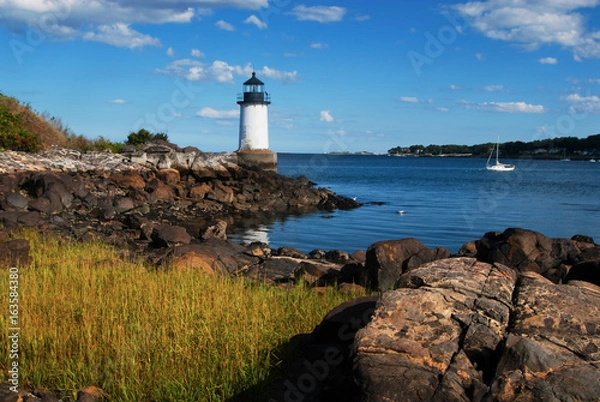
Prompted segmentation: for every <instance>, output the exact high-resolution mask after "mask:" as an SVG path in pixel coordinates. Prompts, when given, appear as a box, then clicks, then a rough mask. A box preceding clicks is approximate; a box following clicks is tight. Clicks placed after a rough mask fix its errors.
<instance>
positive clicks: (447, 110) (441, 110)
mask: <svg viewBox="0 0 600 402" xmlns="http://www.w3.org/2000/svg"><path fill="white" fill-rule="evenodd" d="M436 109H437V110H439V111H440V112H449V111H450V109H448V108H447V107H438V108H436Z"/></svg>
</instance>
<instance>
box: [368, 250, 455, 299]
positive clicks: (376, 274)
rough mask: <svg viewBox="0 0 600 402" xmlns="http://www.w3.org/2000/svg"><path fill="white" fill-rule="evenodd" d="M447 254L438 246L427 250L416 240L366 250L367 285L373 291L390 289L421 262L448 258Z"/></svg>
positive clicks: (448, 253)
mask: <svg viewBox="0 0 600 402" xmlns="http://www.w3.org/2000/svg"><path fill="white" fill-rule="evenodd" d="M450 254H451V253H450V251H449V250H447V249H445V248H443V247H437V248H435V249H428V248H427V247H426V246H425V245H424V244H423V243H421V242H420V241H419V240H417V239H412V238H411V239H402V240H387V241H380V242H377V243H374V244H372V245H371V246H369V248H368V249H367V255H366V262H365V269H366V275H367V276H366V284H365V285H367V286H369V287H370V288H372V289H377V290H380V291H386V290H389V289H392V288H393V287H394V284H395V283H396V281H397V280H398V278H399V277H400V276H401V275H402V274H403V273H404V272H407V271H410V270H411V269H414V268H416V267H418V266H420V265H422V264H424V263H427V262H431V261H435V260H439V259H442V258H447V257H450Z"/></svg>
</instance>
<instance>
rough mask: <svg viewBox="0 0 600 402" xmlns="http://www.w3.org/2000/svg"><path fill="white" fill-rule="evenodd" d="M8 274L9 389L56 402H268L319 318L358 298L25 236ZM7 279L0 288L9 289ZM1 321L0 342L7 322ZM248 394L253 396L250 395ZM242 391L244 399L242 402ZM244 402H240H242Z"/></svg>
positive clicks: (102, 246)
mask: <svg viewBox="0 0 600 402" xmlns="http://www.w3.org/2000/svg"><path fill="white" fill-rule="evenodd" d="M11 237H14V238H25V239H27V240H28V241H29V242H30V244H31V252H30V257H31V259H30V263H29V264H25V265H23V266H20V267H19V272H20V283H19V287H20V289H21V298H20V305H19V310H20V314H21V316H20V320H21V322H22V329H21V332H20V339H19V346H20V360H19V368H20V372H19V375H20V378H21V380H22V381H25V382H26V384H29V386H31V387H33V388H38V389H39V387H44V388H46V389H49V390H52V391H53V392H54V394H55V395H57V397H59V398H62V399H63V400H65V401H74V400H76V395H77V390H79V389H81V388H83V387H84V386H88V385H90V384H94V385H95V386H98V387H100V388H101V389H102V390H103V392H104V393H105V394H107V396H108V399H109V400H113V401H123V402H126V401H208V400H235V399H232V398H234V397H235V396H236V395H239V394H242V393H244V398H248V397H250V400H267V399H268V392H269V389H268V385H269V383H270V382H271V381H270V379H271V380H273V381H275V380H276V379H277V378H278V377H281V376H283V373H284V370H285V369H286V367H285V362H286V361H289V360H290V358H291V357H292V355H293V353H294V348H292V347H291V346H290V339H291V338H292V337H293V336H295V335H297V334H300V333H307V332H311V331H312V330H313V329H314V327H315V326H316V325H317V324H318V323H319V322H320V321H321V320H322V319H323V317H324V316H325V315H326V314H327V312H328V311H330V310H331V309H333V308H334V307H336V306H338V305H339V304H341V303H342V302H344V301H347V300H350V299H354V298H356V297H359V296H362V295H364V291H356V292H350V293H342V292H338V291H337V290H336V289H335V288H334V287H329V288H325V289H321V291H318V290H315V289H312V288H310V287H308V286H303V284H302V283H299V284H298V285H296V286H293V287H289V288H284V287H278V286H269V285H267V284H266V283H261V282H257V281H251V280H248V279H247V278H242V277H239V278H236V277H232V276H228V275H210V274H207V273H205V272H203V271H202V270H198V269H195V268H194V267H192V266H191V265H190V266H189V267H181V266H179V267H178V268H177V269H168V268H166V269H156V267H152V266H150V265H149V264H147V263H146V262H144V261H143V260H142V259H141V258H140V259H130V258H123V257H122V256H121V254H120V252H119V250H118V249H117V248H115V247H114V246H110V245H108V244H106V243H102V242H100V241H86V242H71V241H67V240H65V239H64V238H61V237H60V236H57V235H56V234H52V235H48V234H40V233H38V232H36V231H34V230H24V231H22V232H20V233H14V234H12V235H11ZM8 278H9V276H8V275H1V276H0V288H2V289H8V286H9V284H8V281H9V279H8ZM7 318H8V317H7V316H6V315H5V314H2V315H0V328H2V330H1V331H0V343H2V344H3V345H8V344H9V339H8V336H9V332H8V328H9V323H8V320H7ZM7 363H9V361H8V360H6V359H2V360H1V361H0V370H2V372H3V373H7V372H8V369H9V367H8V366H7ZM257 385H260V386H258V387H257ZM249 389H251V390H252V392H253V393H255V394H254V395H248V394H247V392H248V390H249ZM245 400H248V399H245Z"/></svg>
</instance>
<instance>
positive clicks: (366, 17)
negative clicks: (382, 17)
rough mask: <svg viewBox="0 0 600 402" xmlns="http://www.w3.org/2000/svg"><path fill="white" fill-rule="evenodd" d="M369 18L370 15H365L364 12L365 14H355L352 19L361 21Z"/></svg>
mask: <svg viewBox="0 0 600 402" xmlns="http://www.w3.org/2000/svg"><path fill="white" fill-rule="evenodd" d="M370 19H371V16H370V15H366V14H365V15H357V16H356V17H355V18H354V20H355V21H359V22H362V21H368V20H370Z"/></svg>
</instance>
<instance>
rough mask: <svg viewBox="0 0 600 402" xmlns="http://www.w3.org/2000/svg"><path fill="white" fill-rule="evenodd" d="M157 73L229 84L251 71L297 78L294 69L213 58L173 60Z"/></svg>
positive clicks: (279, 78)
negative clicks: (285, 69) (279, 68)
mask: <svg viewBox="0 0 600 402" xmlns="http://www.w3.org/2000/svg"><path fill="white" fill-rule="evenodd" d="M155 71H156V72H157V73H160V74H166V75H173V76H176V77H179V78H183V79H186V80H189V81H204V82H218V83H221V84H231V83H234V82H235V77H236V76H238V77H249V76H250V75H251V74H252V72H256V74H257V75H259V76H263V77H267V78H270V79H274V80H277V81H282V82H293V81H296V80H298V73H297V72H296V71H281V70H276V69H273V68H270V67H268V66H264V67H263V68H262V69H261V70H255V69H254V68H253V67H252V65H251V64H250V63H248V64H246V65H245V66H236V65H230V64H228V63H227V62H225V61H222V60H215V61H213V62H212V63H211V64H207V63H203V62H201V61H199V60H192V59H181V60H175V61H173V62H172V63H171V64H169V65H168V66H166V67H165V68H162V69H157V70H155Z"/></svg>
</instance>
